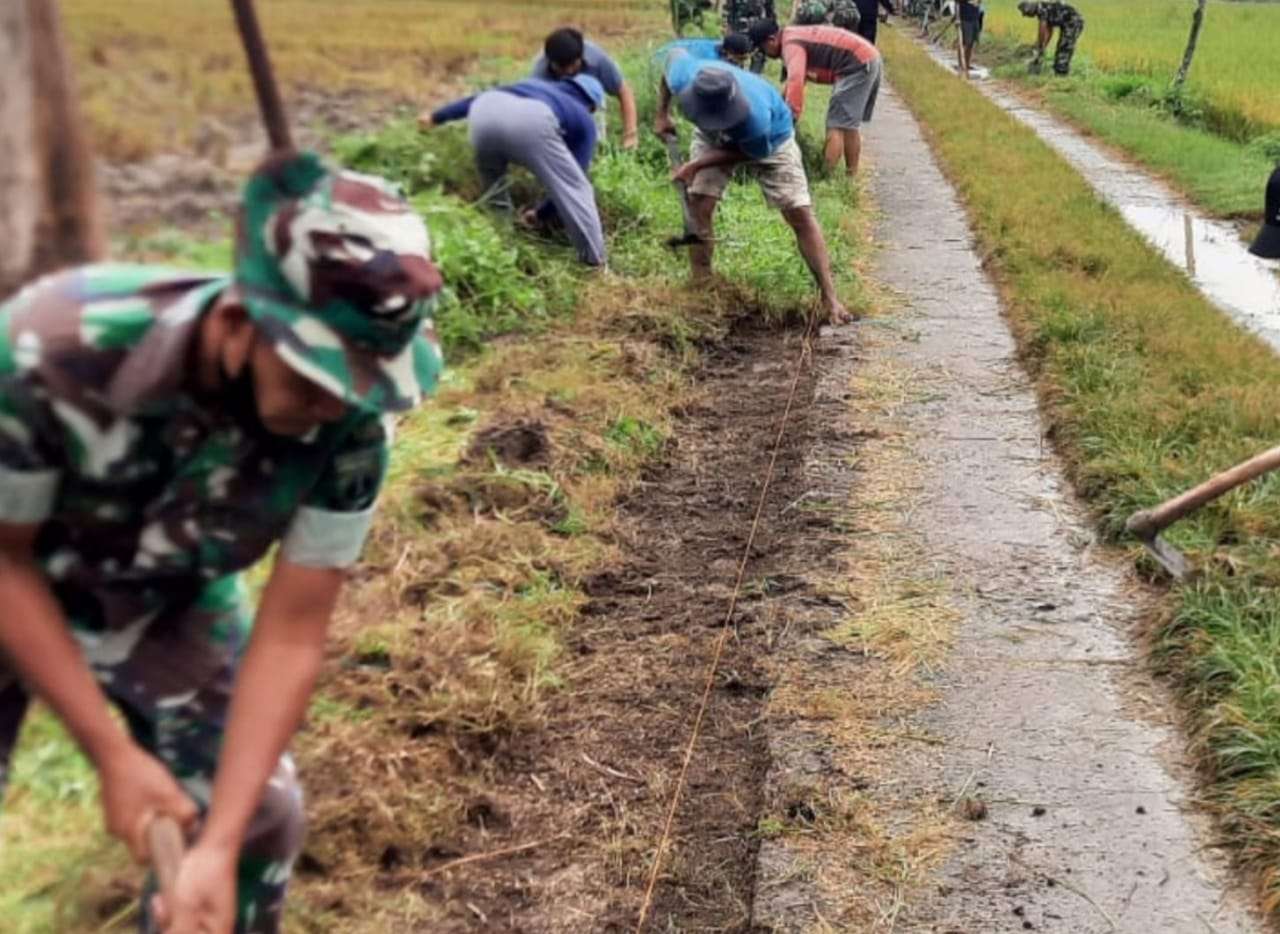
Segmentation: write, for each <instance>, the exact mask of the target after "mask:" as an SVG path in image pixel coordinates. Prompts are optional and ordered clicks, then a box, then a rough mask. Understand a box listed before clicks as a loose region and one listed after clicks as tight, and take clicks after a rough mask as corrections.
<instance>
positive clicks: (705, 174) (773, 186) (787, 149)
mask: <svg viewBox="0 0 1280 934" xmlns="http://www.w3.org/2000/svg"><path fill="white" fill-rule="evenodd" d="M715 148H716V144H715V140H713V139H712V138H711V137H709V136H707V135H706V134H705V133H703V132H702V131H701V130H696V131H695V132H694V134H693V148H692V151H691V152H690V154H689V159H690V161H692V160H694V159H698V158H700V157H701V156H703V155H705V154H706V152H707V151H708V150H710V149H715ZM742 165H743V167H745V168H746V170H747V171H748V172H750V173H751V174H752V175H754V176H755V177H756V181H758V182H759V183H760V188H761V190H762V191H763V192H764V201H765V204H767V205H769V207H771V208H777V209H778V210H779V211H787V210H790V209H791V208H807V207H808V206H809V205H811V204H812V203H813V201H812V199H811V198H810V197H809V179H808V176H806V175H805V174H804V160H803V159H802V158H801V157H800V147H799V146H798V145H797V144H796V138H795V137H794V136H793V137H791V138H790V139H789V140H787V141H786V142H785V143H783V144H782V145H781V146H779V147H778V149H777V151H776V152H774V154H773V155H771V156H769V157H768V158H766V159H752V160H751V161H750V162H744V163H742ZM735 168H736V166H730V167H728V168H725V167H723V166H721V167H717V168H713V169H703V170H702V171H701V172H699V173H698V174H697V175H696V176H695V177H694V179H693V184H692V185H690V186H689V194H691V195H705V196H706V197H708V198H721V197H723V196H724V190H725V189H726V188H727V187H729V179H730V178H731V177H732V176H733V170H734V169H735Z"/></svg>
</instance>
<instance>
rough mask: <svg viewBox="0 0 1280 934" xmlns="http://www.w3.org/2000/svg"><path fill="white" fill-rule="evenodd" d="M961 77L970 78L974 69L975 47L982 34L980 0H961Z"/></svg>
mask: <svg viewBox="0 0 1280 934" xmlns="http://www.w3.org/2000/svg"><path fill="white" fill-rule="evenodd" d="M959 18H960V44H959V46H958V49H959V52H960V77H962V78H968V77H969V72H970V71H971V70H972V69H973V47H974V46H975V45H977V44H978V35H979V33H981V32H982V7H981V5H980V4H979V2H978V0H960V10H959Z"/></svg>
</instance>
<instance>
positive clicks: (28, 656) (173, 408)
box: [0, 154, 441, 934]
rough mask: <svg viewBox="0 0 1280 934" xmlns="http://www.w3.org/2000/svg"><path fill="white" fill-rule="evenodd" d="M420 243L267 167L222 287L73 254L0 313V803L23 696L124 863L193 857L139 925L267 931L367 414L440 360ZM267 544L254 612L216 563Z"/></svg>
mask: <svg viewBox="0 0 1280 934" xmlns="http://www.w3.org/2000/svg"><path fill="white" fill-rule="evenodd" d="M429 252H430V245H429V239H428V235H427V230H426V228H425V226H424V225H423V223H422V220H421V219H420V218H419V217H418V215H417V214H415V213H413V212H412V211H411V210H410V208H409V207H408V205H407V204H406V203H405V201H404V200H403V199H402V198H401V197H400V196H399V194H398V192H397V191H396V190H395V189H394V188H392V186H390V185H389V184H387V183H386V182H384V181H382V180H381V179H377V178H373V177H370V176H363V175H358V174H356V173H352V172H334V171H332V170H330V169H327V168H326V167H325V166H324V165H323V164H322V163H321V162H320V160H319V158H318V157H316V156H314V155H311V154H302V155H296V154H290V155H286V156H278V157H275V158H273V159H272V160H269V161H268V162H267V163H265V164H264V165H263V167H262V168H260V169H259V170H258V172H256V173H255V174H254V176H253V177H252V178H251V180H250V181H249V183H248V185H247V187H246V190H245V195H244V200H243V203H242V208H241V213H240V218H239V225H238V236H237V249H236V254H237V255H236V267H235V273H234V275H232V276H217V275H199V274H190V273H181V272H177V271H174V270H169V269H162V268H155V267H148V266H129V265H96V266H87V267H83V268H79V269H75V270H71V271H67V272H62V273H58V274H55V275H52V276H48V277H46V278H44V279H41V280H39V281H37V282H36V283H34V284H32V285H30V286H29V287H27V288H26V289H24V290H23V291H22V292H20V293H18V294H17V295H16V296H14V297H13V298H11V299H10V300H9V301H8V302H6V303H4V304H0V605H3V607H4V613H3V614H0V790H2V788H3V784H4V782H3V778H4V775H3V771H4V770H3V765H4V764H6V763H7V761H8V759H9V755H10V753H11V751H12V748H13V745H14V741H15V738H16V736H17V733H18V730H19V727H20V724H21V722H22V718H23V714H24V712H25V711H26V708H27V706H28V702H29V698H30V697H31V696H37V697H40V698H41V699H42V700H44V701H45V702H46V703H47V704H48V705H49V706H50V707H51V708H52V709H53V710H54V711H55V712H56V713H57V714H58V716H59V717H60V718H61V720H62V721H63V722H64V723H65V724H66V726H67V728H68V729H69V730H70V732H71V733H72V735H74V736H75V738H76V739H77V740H78V742H79V743H80V745H81V747H82V748H83V749H84V751H85V752H86V754H87V755H88V756H89V758H90V760H91V761H92V762H93V764H94V766H95V767H96V769H97V772H98V775H99V777H100V779H101V787H102V800H103V808H104V812H105V816H106V823H107V827H108V829H109V830H110V831H111V832H112V833H114V834H115V835H116V836H119V837H121V838H122V839H123V840H124V841H125V842H126V843H127V844H128V845H129V847H130V849H131V850H132V852H133V853H134V855H135V856H136V857H138V858H139V859H142V858H145V856H146V842H145V840H146V827H147V825H148V824H149V823H150V820H151V818H152V817H154V816H155V815H157V814H168V815H171V816H173V817H174V818H176V819H177V820H178V821H179V822H180V823H181V824H182V825H183V826H184V827H185V829H186V830H187V832H188V835H189V837H190V839H191V840H192V847H191V849H190V850H189V851H188V853H187V855H186V856H185V858H184V860H183V863H182V866H181V869H180V872H179V876H178V881H177V885H176V889H175V894H174V897H173V899H172V901H171V902H170V903H160V902H158V901H155V902H153V901H152V900H150V899H146V900H144V904H143V922H142V923H143V929H144V930H155V929H156V928H157V927H158V926H164V925H168V927H166V928H165V929H166V930H170V931H174V932H195V931H201V932H216V934H223V932H227V931H230V930H232V928H233V927H234V929H235V930H236V931H238V932H264V931H265V932H274V931H277V930H278V929H279V923H280V913H281V908H282V903H283V898H284V892H285V886H286V884H287V882H288V879H289V876H290V871H291V867H292V865H293V862H294V859H295V858H296V857H297V855H298V853H299V851H300V849H301V846H302V837H303V829H304V821H303V809H302V797H301V791H300V789H299V785H298V782H297V777H296V775H295V771H294V767H293V764H292V762H291V761H290V759H289V756H288V754H287V753H286V752H285V747H286V744H287V742H288V740H289V737H290V736H291V734H292V733H293V731H294V729H295V728H296V727H297V724H298V722H299V719H300V718H301V716H302V713H303V711H304V710H305V708H306V704H307V698H308V696H309V694H310V691H311V688H312V685H313V683H314V679H315V676H316V673H317V671H318V669H319V667H320V664H321V661H322V660H323V656H324V637H325V631H326V626H327V624H328V620H329V617H330V614H331V612H332V609H333V606H334V603H335V601H336V599H337V596H338V592H339V590H340V588H341V584H342V580H343V579H344V569H345V568H347V567H348V566H350V565H351V564H352V563H353V562H354V561H355V560H356V558H357V555H358V554H359V552H360V549H361V545H362V543H363V541H364V538H365V535H366V533H367V531H368V528H369V524H370V521H371V517H372V513H373V505H374V500H375V499H376V497H377V495H378V491H379V488H380V486H381V484H382V481H383V477H384V474H385V469H386V463H387V454H388V446H389V444H390V434H389V432H390V428H389V421H388V418H387V413H389V412H393V411H399V410H403V409H407V408H409V407H411V406H413V405H414V404H415V403H416V402H417V401H418V400H419V399H420V398H421V395H422V393H423V392H424V391H427V390H429V389H430V388H431V387H432V386H433V385H434V383H435V382H436V379H437V376H438V373H439V371H440V368H441V359H440V353H439V348H438V344H437V342H436V340H435V338H434V332H433V330H432V327H431V323H430V317H429V311H430V309H431V306H432V304H433V302H434V296H435V295H436V293H437V292H438V290H439V288H440V286H441V282H440V276H439V274H438V273H437V271H436V269H435V267H434V266H433V265H432V263H431V261H430V259H429ZM275 543H279V544H280V548H279V552H278V556H277V558H276V561H275V565H274V568H273V570H272V572H271V576H270V579H269V581H268V583H267V585H266V588H265V590H264V594H263V597H262V601H261V605H260V606H259V607H258V609H257V611H256V616H255V614H254V612H253V611H252V610H251V608H250V607H249V605H248V602H247V600H246V595H245V591H244V588H243V586H242V583H241V577H240V574H241V572H242V571H244V570H245V569H246V568H248V567H250V566H251V565H253V564H255V563H256V562H258V561H259V560H260V559H261V558H262V557H263V556H264V555H266V554H267V552H268V550H269V549H270V548H271V547H272V546H273V545H274V544H275ZM107 699H109V700H110V701H111V702H112V703H114V704H115V705H116V706H117V707H118V708H119V709H120V710H121V711H122V712H123V714H124V718H125V721H126V723H127V725H128V733H126V732H125V731H123V730H121V728H120V727H119V726H118V725H117V723H116V721H115V720H113V719H112V718H111V717H110V716H109V715H108V711H107V703H106V700H107Z"/></svg>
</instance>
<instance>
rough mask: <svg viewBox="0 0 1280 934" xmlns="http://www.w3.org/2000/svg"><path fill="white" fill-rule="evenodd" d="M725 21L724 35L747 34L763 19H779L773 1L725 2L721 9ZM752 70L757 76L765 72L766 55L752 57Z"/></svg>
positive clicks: (741, 0) (758, 54)
mask: <svg viewBox="0 0 1280 934" xmlns="http://www.w3.org/2000/svg"><path fill="white" fill-rule="evenodd" d="M720 13H721V16H722V18H723V20H724V34H725V35H726V36H731V35H733V34H734V33H746V32H748V31H749V30H750V29H751V24H752V23H754V22H756V21H758V20H762V19H777V18H778V16H777V13H776V12H774V8H773V0H724V5H723V6H722V7H721V9H720ZM751 70H752V71H753V72H755V73H756V74H760V72H762V71H764V55H763V54H762V53H760V52H756V53H755V54H754V55H752V56H751Z"/></svg>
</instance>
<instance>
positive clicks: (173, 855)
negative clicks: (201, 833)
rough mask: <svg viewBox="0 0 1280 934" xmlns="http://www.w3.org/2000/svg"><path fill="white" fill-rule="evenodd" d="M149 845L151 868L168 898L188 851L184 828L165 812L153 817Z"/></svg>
mask: <svg viewBox="0 0 1280 934" xmlns="http://www.w3.org/2000/svg"><path fill="white" fill-rule="evenodd" d="M147 847H148V848H149V849H150V851H151V868H153V869H154V870H155V873H156V881H158V882H159V883H160V894H161V895H162V896H163V897H164V898H165V899H166V900H168V898H169V896H170V895H172V894H173V884H174V883H175V882H177V881H178V867H179V866H181V865H182V857H183V855H184V853H185V852H186V842H185V841H184V840H183V837H182V828H181V827H179V826H178V822H177V821H175V820H174V819H173V818H172V817H167V816H165V815H163V814H161V815H159V816H157V817H154V818H152V820H151V823H150V824H149V825H148V826H147Z"/></svg>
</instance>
